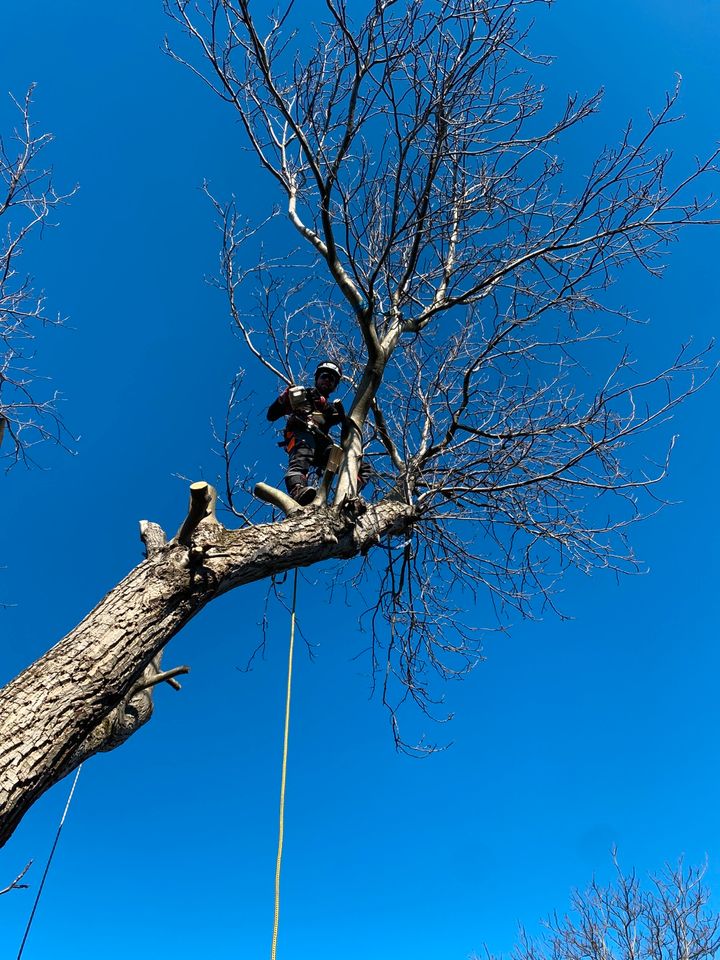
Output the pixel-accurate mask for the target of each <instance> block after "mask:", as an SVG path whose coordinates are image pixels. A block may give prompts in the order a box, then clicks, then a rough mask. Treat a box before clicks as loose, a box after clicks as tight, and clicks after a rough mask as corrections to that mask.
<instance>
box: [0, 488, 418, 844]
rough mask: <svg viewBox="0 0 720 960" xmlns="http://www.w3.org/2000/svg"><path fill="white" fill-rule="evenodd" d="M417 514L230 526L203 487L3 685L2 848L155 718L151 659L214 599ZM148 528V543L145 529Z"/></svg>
mask: <svg viewBox="0 0 720 960" xmlns="http://www.w3.org/2000/svg"><path fill="white" fill-rule="evenodd" d="M414 519H415V514H414V509H413V508H412V507H411V506H409V505H408V504H407V503H404V502H402V500H399V499H390V498H388V499H385V500H384V501H382V502H380V503H377V504H374V505H372V506H369V507H367V508H365V505H364V504H360V502H359V501H349V502H346V503H344V504H343V505H342V506H341V507H338V508H330V509H321V510H310V511H302V512H301V513H298V514H295V515H294V516H292V517H289V518H287V519H285V520H283V521H280V522H276V523H270V524H260V525H257V526H253V527H248V528H245V529H241V530H228V529H226V528H225V527H223V526H222V525H221V524H220V523H219V522H218V521H217V519H216V518H215V513H214V491H213V490H212V488H211V487H208V485H207V484H204V483H198V484H193V485H192V487H191V503H190V510H189V512H188V517H187V519H186V520H185V522H184V523H183V525H182V527H181V529H180V531H179V533H178V535H177V536H176V537H175V538H173V540H172V541H171V542H170V543H167V544H161V543H159V539H162V538H158V532H157V531H158V528H157V527H156V526H155V525H152V531H153V533H152V544H153V546H152V547H149V548H148V557H147V559H146V560H144V561H143V562H142V563H140V564H139V565H138V566H137V567H135V569H134V570H132V571H131V572H130V573H129V574H128V575H127V576H126V577H125V579H124V580H122V581H121V582H120V583H119V584H118V585H117V586H116V587H115V588H114V589H112V590H111V591H110V592H109V593H108V594H107V596H106V597H104V599H103V600H102V601H101V602H100V603H99V604H98V605H97V606H96V607H95V609H94V610H93V611H92V612H91V613H89V614H88V616H87V617H85V619H84V620H83V621H82V622H81V623H80V624H79V625H78V626H77V627H76V628H75V629H74V630H73V631H71V632H70V633H69V634H68V635H67V636H66V637H64V638H63V639H62V640H61V641H60V642H59V643H58V644H56V645H55V646H54V647H53V648H52V649H51V650H49V651H48V652H47V653H46V654H45V655H44V656H43V657H41V658H40V659H39V660H37V661H36V662H35V663H33V664H32V665H31V666H30V667H28V668H27V670H25V671H24V672H23V673H21V674H20V675H19V676H18V677H17V678H16V679H15V680H13V681H11V682H10V683H9V684H8V685H7V686H6V687H4V688H3V689H2V690H1V691H0V743H2V754H1V755H0V844H4V843H5V842H6V841H7V840H8V838H9V837H10V836H11V834H12V832H13V831H14V829H15V828H16V827H17V825H18V823H19V822H20V820H21V818H22V817H23V815H24V814H25V813H26V811H27V810H28V809H29V808H30V807H31V806H32V804H33V803H34V802H35V801H36V800H37V798H38V797H39V796H40V795H41V794H42V793H43V792H44V791H46V790H47V789H48V788H49V787H51V786H52V785H53V784H54V783H55V782H57V781H58V780H59V779H61V778H62V777H63V776H65V775H66V774H68V773H69V772H70V771H71V770H72V769H73V768H74V767H76V766H77V765H78V763H80V762H82V761H83V760H85V759H87V758H88V757H89V756H91V755H92V754H94V753H97V752H98V751H100V750H105V749H112V748H113V747H115V746H117V745H118V743H120V742H122V741H123V740H125V739H127V737H128V736H129V735H130V734H131V733H132V732H134V730H136V729H137V728H138V727H139V726H140V725H141V724H142V723H144V722H146V721H147V719H149V716H150V713H151V709H152V707H151V704H149V702H148V701H149V698H148V697H147V696H146V695H145V696H143V694H144V693H145V690H146V688H147V687H148V684H151V683H153V682H154V675H157V671H156V669H155V668H154V667H153V666H152V663H153V661H154V660H156V658H157V657H158V655H159V654H160V653H161V651H162V650H163V648H164V646H165V645H166V644H167V643H168V641H169V640H170V639H172V637H174V636H175V634H176V633H177V632H178V631H179V630H180V629H182V627H183V626H184V625H185V624H186V623H187V622H188V621H189V620H190V619H191V618H192V617H193V616H195V614H196V613H198V612H199V611H200V610H201V609H202V608H203V607H204V606H205V605H206V604H207V603H209V602H210V601H211V600H213V599H215V597H218V596H220V595H221V594H223V593H226V592H227V591H228V590H232V589H234V588H235V587H239V586H242V585H243V584H246V583H251V582H253V581H255V580H262V579H264V578H267V577H270V576H272V575H274V574H278V573H282V572H283V571H286V570H290V569H292V568H293V567H297V566H307V565H310V564H313V563H317V562H318V561H322V560H329V559H333V558H337V559H348V558H350V557H353V556H356V555H357V554H358V553H361V552H366V551H367V550H369V549H371V548H372V546H373V545H375V544H376V543H377V542H378V541H379V539H380V538H382V537H386V536H388V535H392V534H396V533H400V532H402V531H404V530H406V529H407V528H408V527H409V526H410V525H411V524H412V523H413V521H414ZM141 532H143V533H144V534H145V535H146V537H145V538H146V542H147V540H148V539H149V538H148V536H147V534H148V528H147V525H145V526H143V527H142V531H141ZM148 668H150V669H149V674H150V675H149V677H148V676H147V675H146V671H147V670H148ZM180 669H184V668H180ZM168 673H169V674H170V675H172V674H174V671H169V672H168ZM157 678H158V679H159V680H164V679H168V674H163V673H161V674H159V675H157ZM171 678H172V677H171V676H170V679H171Z"/></svg>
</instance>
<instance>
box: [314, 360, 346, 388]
mask: <svg viewBox="0 0 720 960" xmlns="http://www.w3.org/2000/svg"><path fill="white" fill-rule="evenodd" d="M321 373H331V374H332V375H333V376H334V377H335V378H336V380H337V382H338V383H340V381H341V380H342V367H341V366H340V364H339V363H335V361H334V360H323V361H322V363H319V364H318V366H317V369H316V371H315V379H316V380H317V378H318V377H319V376H320V374H321Z"/></svg>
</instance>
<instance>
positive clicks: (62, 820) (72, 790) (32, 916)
mask: <svg viewBox="0 0 720 960" xmlns="http://www.w3.org/2000/svg"><path fill="white" fill-rule="evenodd" d="M81 770H82V764H80V766H79V767H78V768H77V772H76V774H75V779H74V780H73V782H72V787H70V793H69V795H68V798H67V803H66V804H65V809H64V810H63V815H62V817H60V823H59V825H58V828H57V833H56V834H55V842H54V843H53V845H52V850H51V851H50V856H49V857H48V860H47V863H46V864H45V872H44V873H43V875H42V880H41V881H40V886H39V887H38V892H37V896H36V897H35V903H34V904H33V908H32V911H31V912H30V919H29V920H28V922H27V927H25V936H24V937H23V938H22V943H21V944H20V949H19V950H18V955H17V960H20V957H22V955H23V950H24V949H25V942H26V941H27V938H28V934H29V933H30V927H31V926H32V922H33V920H34V919H35V911H36V910H37V908H38V903H40V896H41V894H42V892H43V887H44V886H45V880H46V879H47V875H48V871H49V869H50V864H51V863H52V858H53V857H54V856H55V849H56V847H57V845H58V840H59V839H60V834H61V833H62V828H63V824H64V823H65V817H66V816H67V812H68V810H69V809H70V801H71V800H72V798H73V794H74V793H75V787H76V785H77V782H78V777H79V776H80V771H81Z"/></svg>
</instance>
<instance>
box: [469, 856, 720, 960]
mask: <svg viewBox="0 0 720 960" xmlns="http://www.w3.org/2000/svg"><path fill="white" fill-rule="evenodd" d="M615 865H616V870H617V873H616V877H615V880H614V882H612V883H610V884H608V885H607V886H603V885H601V884H599V883H598V882H597V881H595V880H593V882H592V883H591V885H590V886H589V887H588V889H587V890H585V891H582V892H580V891H577V892H575V893H574V894H573V896H572V899H571V902H570V910H569V911H568V913H566V914H562V915H558V914H553V915H552V916H551V917H549V918H548V919H547V920H546V921H545V922H544V924H543V925H542V929H541V931H540V933H539V934H537V935H535V936H530V935H529V934H528V933H527V932H526V931H525V930H521V932H520V940H519V943H518V944H517V945H516V946H515V947H514V948H513V950H512V953H511V957H512V960H640V958H642V960H709V958H712V957H715V956H716V955H717V953H718V951H719V950H720V914H718V912H717V911H716V910H714V909H713V908H712V906H711V895H710V890H709V889H708V887H707V885H706V883H705V879H704V876H705V869H704V868H703V869H695V868H692V867H690V868H685V867H684V866H683V865H682V863H680V864H678V866H676V867H666V868H665V870H664V871H663V872H662V873H660V874H659V875H657V876H653V877H650V878H649V881H648V882H647V883H646V884H645V885H644V886H643V884H642V883H641V882H640V879H639V878H638V876H637V874H636V873H634V872H633V873H630V874H629V875H625V874H624V873H623V872H622V870H621V869H620V867H619V866H618V865H617V860H615ZM489 956H491V955H489ZM473 960H480V958H479V956H478V955H473ZM498 960H499V958H498Z"/></svg>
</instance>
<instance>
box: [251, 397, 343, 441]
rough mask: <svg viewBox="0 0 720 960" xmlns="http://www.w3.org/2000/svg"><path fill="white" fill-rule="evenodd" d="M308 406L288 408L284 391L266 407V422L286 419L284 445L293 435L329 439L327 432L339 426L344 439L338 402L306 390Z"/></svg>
mask: <svg viewBox="0 0 720 960" xmlns="http://www.w3.org/2000/svg"><path fill="white" fill-rule="evenodd" d="M307 395H308V405H307V408H302V409H300V410H298V409H296V410H293V409H292V408H291V406H290V399H289V396H288V391H287V390H285V391H283V393H281V394H280V396H279V397H278V398H277V400H273V402H272V403H271V404H270V406H269V407H268V411H267V418H268V420H271V421H275V420H279V419H280V417H287V418H288V419H287V423H286V424H285V440H284V442H283V445H285V444H286V443H287V442H288V440H290V439H291V437H292V436H293V435H294V434H295V433H310V434H313V435H315V436H318V435H320V436H322V437H324V438H325V439H328V440H329V439H330V438H329V436H328V434H329V431H330V430H331V429H332V428H333V427H335V426H337V425H338V424H340V426H341V428H342V438H343V439H344V438H345V435H346V431H347V426H346V417H345V409H344V407H343V405H342V402H341V401H340V400H328V399H327V397H324V396H323V395H322V394H321V393H320V391H319V390H317V389H316V388H315V387H310V388H308V389H307Z"/></svg>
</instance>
